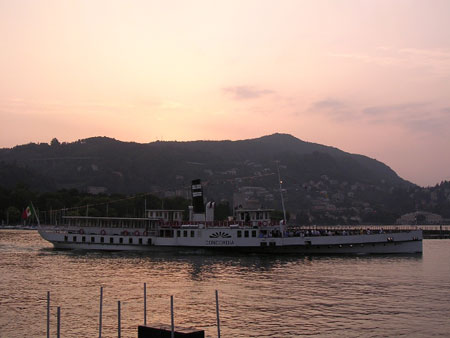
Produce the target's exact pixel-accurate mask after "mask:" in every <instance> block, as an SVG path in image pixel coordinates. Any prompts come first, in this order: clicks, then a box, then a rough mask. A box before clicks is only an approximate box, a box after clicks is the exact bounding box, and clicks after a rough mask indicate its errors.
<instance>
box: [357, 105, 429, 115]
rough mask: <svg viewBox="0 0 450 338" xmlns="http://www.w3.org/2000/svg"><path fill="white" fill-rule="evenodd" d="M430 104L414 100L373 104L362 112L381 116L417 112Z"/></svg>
mask: <svg viewBox="0 0 450 338" xmlns="http://www.w3.org/2000/svg"><path fill="white" fill-rule="evenodd" d="M427 106H429V103H426V102H418V103H416V102H412V103H403V104H395V105H386V106H372V107H367V108H364V109H363V110H362V112H363V113H364V114H366V115H369V116H380V115H384V114H392V113H393V114H399V113H402V114H404V113H408V112H409V113H411V112H416V111H419V110H421V109H424V108H426V107H427Z"/></svg>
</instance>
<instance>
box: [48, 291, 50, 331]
mask: <svg viewBox="0 0 450 338" xmlns="http://www.w3.org/2000/svg"><path fill="white" fill-rule="evenodd" d="M47 338H50V291H47Z"/></svg>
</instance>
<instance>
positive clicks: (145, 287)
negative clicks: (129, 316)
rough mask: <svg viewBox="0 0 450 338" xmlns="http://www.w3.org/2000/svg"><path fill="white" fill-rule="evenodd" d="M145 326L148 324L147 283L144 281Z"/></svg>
mask: <svg viewBox="0 0 450 338" xmlns="http://www.w3.org/2000/svg"><path fill="white" fill-rule="evenodd" d="M144 326H147V283H144Z"/></svg>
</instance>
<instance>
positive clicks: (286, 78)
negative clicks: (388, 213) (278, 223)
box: [0, 0, 450, 186]
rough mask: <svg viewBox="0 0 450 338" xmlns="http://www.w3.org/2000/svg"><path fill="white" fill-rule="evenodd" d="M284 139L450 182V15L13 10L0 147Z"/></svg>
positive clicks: (4, 61)
mask: <svg viewBox="0 0 450 338" xmlns="http://www.w3.org/2000/svg"><path fill="white" fill-rule="evenodd" d="M275 132H282V133H290V134H292V135H294V136H295V137H298V138H300V139H302V140H305V141H309V142H315V143H320V144H325V145H330V146H334V147H337V148H340V149H342V150H344V151H347V152H351V153H359V154H363V155H366V156H369V157H372V158H376V159H377V160H380V161H382V162H384V163H386V164H387V165H388V166H390V167H391V168H392V169H393V170H395V171H396V172H397V173H398V174H399V175H400V176H401V177H403V178H405V179H407V180H410V181H412V182H414V183H416V184H419V185H422V186H428V185H434V184H436V183H439V182H440V181H442V180H450V149H449V148H450V1H449V0H443V1H440V0H429V1H424V0H419V1H412V0H410V1H406V0H388V1H384V0H373V1H372V0H371V1H368V0H367V1H365V0H354V1H353V0H335V1H331V0H328V1H321V0H296V1H288V0H281V1H275V0H272V1H263V0H256V1H250V0H239V1H232V0H227V1H212V0H205V1H196V0H189V1H187V0H186V1H170V0H169V1H151V0H142V1H137V0H135V1H133V0H128V1H125V0H124V1H112V0H107V1H106V0H105V1H104V0H95V1H92V0H89V1H81V0H79V1H75V0H74V1H64V0H58V1H41V0H29V1H27V0H0V147H13V146H15V145H17V144H24V143H29V142H35V143H39V142H50V140H51V139H52V138H53V137H57V138H58V139H59V140H60V141H61V142H63V141H65V142H71V141H75V140H78V139H82V138H87V137H92V136H108V137H113V138H116V139H118V140H122V141H136V142H141V143H147V142H152V141H155V140H165V141H169V140H178V141H189V140H199V139H203V140H205V139H208V140H223V139H231V140H237V139H247V138H254V137H260V136H263V135H267V134H272V133H275Z"/></svg>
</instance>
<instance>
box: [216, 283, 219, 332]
mask: <svg viewBox="0 0 450 338" xmlns="http://www.w3.org/2000/svg"><path fill="white" fill-rule="evenodd" d="M216 316H217V338H220V317H219V292H218V291H217V290H216Z"/></svg>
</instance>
